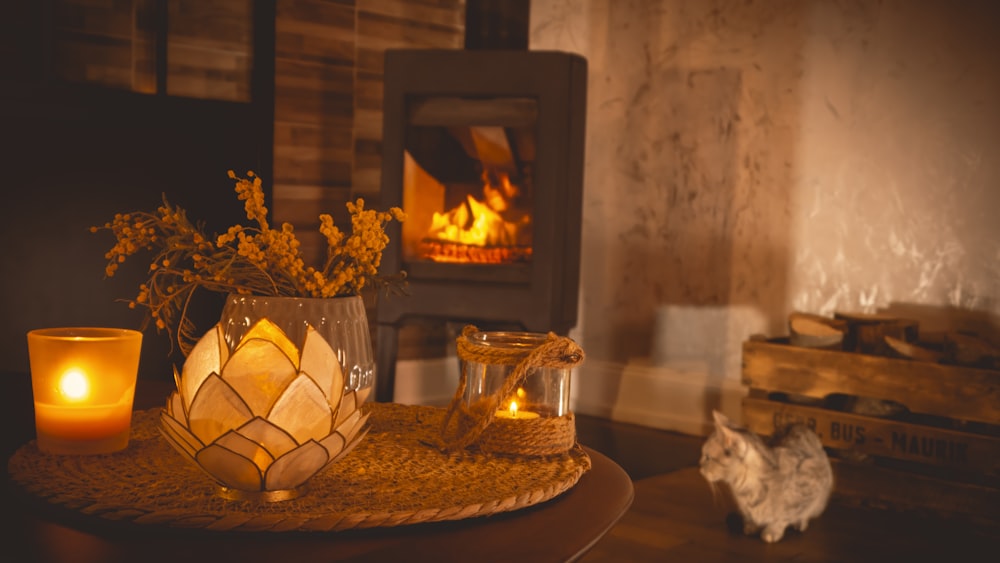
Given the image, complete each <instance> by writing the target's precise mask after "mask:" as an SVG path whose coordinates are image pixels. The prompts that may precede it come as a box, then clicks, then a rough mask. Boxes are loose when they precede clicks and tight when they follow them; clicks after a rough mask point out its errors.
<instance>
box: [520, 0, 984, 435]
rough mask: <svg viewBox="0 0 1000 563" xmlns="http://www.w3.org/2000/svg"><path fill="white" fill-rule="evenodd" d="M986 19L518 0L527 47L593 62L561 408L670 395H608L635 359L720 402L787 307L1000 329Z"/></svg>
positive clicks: (701, 411) (945, 9)
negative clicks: (577, 282) (574, 347)
mask: <svg viewBox="0 0 1000 563" xmlns="http://www.w3.org/2000/svg"><path fill="white" fill-rule="evenodd" d="M998 28H1000V5H997V4H995V3H993V2H989V1H977V0H961V1H954V2H943V1H927V2H910V1H903V0H884V1H871V2H846V1H838V2H829V1H818V0H817V1H807V0H800V1H795V0H769V1H758V2H743V1H739V2H737V1H732V0H663V1H654V0H631V1H610V0H533V1H532V13H531V38H530V41H531V45H530V48H531V49H535V50H545V49H554V50H562V51H570V52H576V53H579V54H581V55H583V56H584V57H586V58H587V60H588V64H589V86H588V116H587V119H588V123H587V129H588V133H587V146H586V151H587V152H586V169H585V188H584V212H583V221H584V227H583V259H582V282H581V291H582V296H581V301H580V322H579V323H578V326H577V328H576V329H575V330H574V333H573V336H574V338H576V339H577V341H578V342H580V343H581V345H582V346H583V347H584V349H585V350H586V351H587V362H586V363H585V364H584V365H583V366H582V367H581V368H579V370H578V373H577V374H576V377H575V379H574V402H575V409H576V410H577V411H579V412H585V413H589V414H597V415H603V416H614V417H616V418H625V419H629V418H630V417H631V419H633V420H635V421H639V422H642V420H638V419H639V418H642V417H638V416H637V415H636V416H632V415H629V414H627V413H628V412H630V411H635V412H638V411H650V410H652V411H655V410H656V404H657V403H658V402H659V401H660V400H661V399H662V400H663V404H667V401H666V400H665V399H667V397H663V396H662V393H669V391H659V392H660V393H661V396H660V397H657V396H656V394H655V393H653V394H652V395H648V394H646V395H645V396H646V397H647V399H646V401H647V403H648V404H643V405H632V406H634V407H635V408H631V407H632V406H630V405H622V404H619V398H620V397H622V398H624V397H626V396H628V397H637V396H640V397H641V396H644V395H643V394H642V393H638V394H637V393H636V392H635V389H634V388H633V387H634V385H640V386H642V385H644V384H643V383H642V381H641V380H636V379H631V380H630V379H629V378H628V377H627V375H626V374H627V373H629V372H635V371H637V370H635V369H632V368H630V366H634V364H636V363H641V364H642V366H643V367H642V369H640V370H638V371H639V372H642V373H644V374H646V375H645V377H652V378H654V379H653V380H650V381H654V380H656V379H657V378H660V379H662V378H667V379H670V378H680V379H678V381H681V379H683V380H685V381H684V383H685V384H687V383H689V382H690V381H691V379H692V378H694V379H696V380H697V381H699V382H703V383H701V385H703V386H704V388H705V389H708V390H712V389H728V388H731V387H732V384H733V383H734V382H738V381H739V376H740V375H739V371H740V363H739V362H740V345H741V343H742V342H743V341H744V340H746V339H747V338H748V337H749V336H750V335H751V334H754V333H762V334H766V335H768V336H778V335H783V334H785V333H786V329H785V319H786V317H787V314H788V313H789V312H791V311H792V310H802V311H810V312H816V313H821V314H832V313H833V312H834V311H855V312H875V311H883V310H890V311H893V310H899V311H905V312H914V311H916V312H917V313H919V314H921V315H924V314H926V320H927V321H928V323H948V324H950V325H956V324H959V325H961V324H963V323H965V324H969V323H972V324H973V325H974V326H973V328H975V329H977V330H980V332H987V333H989V332H990V331H995V330H996V327H997V326H998V323H997V321H996V319H997V318H998V317H1000V222H998V217H997V210H998V209H1000V104H998V102H997V101H998V100H1000V64H998V63H997V61H998V60H1000V59H998V55H1000V35H998V34H996V33H993V31H994V30H996V29H998ZM928 326H929V325H928ZM650 366H652V368H653V370H652V371H650V369H649V368H650ZM692 366H695V367H692ZM657 367H659V368H662V373H660V374H659V375H657V373H656V371H655V368H657ZM685 374H687V375H685ZM691 374H695V375H691ZM660 382H661V383H662V381H660ZM630 386H631V387H630ZM647 387H648V388H649V389H650V390H654V389H663V386H661V385H652V384H650V385H648V386H647ZM703 399H704V400H703V401H702V402H701V403H700V404H698V405H696V407H694V408H695V412H693V413H692V416H707V414H706V413H707V412H709V411H710V408H713V407H717V406H719V405H721V404H722V403H723V400H722V398H721V395H720V394H719V393H712V392H706V393H705V394H704V396H703ZM730 403H731V401H730ZM622 413H626V414H622ZM647 414H648V413H647ZM643 420H649V417H646V419H643Z"/></svg>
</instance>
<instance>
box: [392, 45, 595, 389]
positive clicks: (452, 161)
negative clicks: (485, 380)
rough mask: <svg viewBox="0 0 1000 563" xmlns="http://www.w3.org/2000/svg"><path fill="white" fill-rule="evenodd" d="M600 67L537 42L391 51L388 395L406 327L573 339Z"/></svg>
mask: <svg viewBox="0 0 1000 563" xmlns="http://www.w3.org/2000/svg"><path fill="white" fill-rule="evenodd" d="M586 88H587V65H586V61H585V60H584V59H583V58H582V57H579V56H577V55H573V54H569V53H561V52H551V51H528V50H475V51H473V50H396V51H388V52H387V53H386V58H385V93H384V114H383V117H384V124H383V139H382V161H383V165H382V186H381V193H382V205H383V206H400V207H402V208H403V209H404V210H405V211H406V212H407V215H408V218H407V220H406V221H405V222H404V223H403V224H402V225H401V226H400V225H397V224H392V225H390V232H389V236H390V245H389V247H387V248H386V250H385V252H384V253H383V259H382V260H383V261H382V269H383V272H385V273H387V274H388V273H391V272H396V271H399V270H405V271H406V272H407V279H408V285H407V293H408V295H406V296H390V297H386V298H382V299H380V300H379V302H378V304H377V307H376V313H377V326H378V334H377V358H378V360H377V361H378V374H377V381H378V383H377V397H376V398H377V399H378V400H380V401H386V400H391V398H392V390H393V385H394V374H395V362H396V353H397V350H396V348H397V339H398V335H397V331H398V328H399V327H400V326H401V324H403V323H407V322H411V321H416V320H419V319H437V320H446V321H461V322H473V323H479V325H480V326H482V327H486V326H490V325H496V324H501V325H508V326H512V327H520V328H521V329H523V330H530V331H538V332H547V331H553V332H556V333H558V334H565V333H566V332H568V331H569V329H570V328H572V327H573V326H574V325H575V324H576V316H577V315H576V312H577V295H578V288H579V270H580V229H581V202H582V189H583V152H584V124H585V112H586Z"/></svg>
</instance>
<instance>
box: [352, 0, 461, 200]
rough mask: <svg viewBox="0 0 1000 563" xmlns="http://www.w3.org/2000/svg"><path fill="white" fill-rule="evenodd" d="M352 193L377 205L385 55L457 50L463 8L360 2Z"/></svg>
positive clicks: (440, 4) (442, 4)
mask: <svg viewBox="0 0 1000 563" xmlns="http://www.w3.org/2000/svg"><path fill="white" fill-rule="evenodd" d="M358 4H359V6H358V24H357V25H358V44H357V51H358V55H357V73H356V81H355V127H354V151H355V160H354V170H353V174H352V184H353V186H352V187H353V192H354V193H355V194H356V195H358V196H361V197H364V198H365V199H366V200H368V201H371V203H372V205H374V206H378V205H379V191H380V184H381V177H382V176H381V168H382V158H381V141H382V78H383V57H384V54H385V51H386V49H408V48H412V49H422V48H456V49H457V48H461V47H462V43H463V32H464V18H465V3H464V2H462V1H460V0H453V1H439V2H415V1H403V0H398V1H393V2H377V1H375V0H360V1H359V3H358Z"/></svg>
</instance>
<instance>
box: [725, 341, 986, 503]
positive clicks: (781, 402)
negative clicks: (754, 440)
mask: <svg viewBox="0 0 1000 563" xmlns="http://www.w3.org/2000/svg"><path fill="white" fill-rule="evenodd" d="M743 383H744V384H745V385H747V386H748V387H749V388H750V391H749V393H748V395H747V397H746V399H745V400H744V402H743V421H744V423H745V424H746V426H747V427H748V428H750V429H751V430H753V431H754V432H757V433H760V434H763V435H769V434H771V433H772V432H773V431H774V429H775V428H777V427H780V426H783V425H785V424H787V423H789V422H796V421H797V422H803V423H805V424H807V425H808V426H810V427H812V428H813V429H814V430H815V431H816V433H817V435H818V436H819V437H820V439H821V440H822V442H823V444H824V446H826V447H827V449H828V451H829V452H830V453H831V455H832V457H833V458H834V459H835V460H836V463H837V465H838V472H837V473H838V486H837V494H838V495H839V496H840V497H842V498H844V499H845V500H852V501H856V502H859V503H863V504H873V505H877V506H883V507H891V508H899V509H930V510H935V511H939V512H947V513H951V514H954V515H964V516H972V517H984V518H988V519H996V520H1000V371H996V370H987V369H975V368H965V367H958V366H950V365H943V364H937V363H929V362H917V361H912V360H905V359H895V358H887V357H880V356H872V355H866V354H858V353H850V352H842V351H831V350H819V349H811V348H803V347H798V346H792V345H790V344H789V343H788V342H787V340H784V339H774V340H754V341H749V342H746V343H744V346H743ZM833 396H852V397H854V396H857V397H868V398H874V399H886V400H892V401H895V402H897V403H901V404H903V405H905V406H906V407H907V409H908V411H909V412H905V413H902V414H898V415H896V416H893V417H891V418H886V417H877V416H866V415H861V414H855V413H853V412H846V411H844V410H837V409H835V408H831V407H830V404H831V401H830V398H831V397H833ZM874 482H877V483H879V485H878V487H877V488H874V489H873V488H872V487H871V485H870V484H871V483H874Z"/></svg>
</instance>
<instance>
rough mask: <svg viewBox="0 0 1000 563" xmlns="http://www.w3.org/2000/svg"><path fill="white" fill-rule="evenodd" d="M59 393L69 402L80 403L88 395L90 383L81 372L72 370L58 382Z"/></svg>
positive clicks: (75, 369)
mask: <svg viewBox="0 0 1000 563" xmlns="http://www.w3.org/2000/svg"><path fill="white" fill-rule="evenodd" d="M59 391H60V392H61V393H62V394H63V396H64V397H66V398H67V399H69V400H71V401H82V400H84V399H86V398H87V396H88V395H90V382H89V381H87V376H86V374H84V373H83V371H81V370H80V369H77V368H72V369H70V370H67V371H66V373H64V374H63V376H62V378H61V379H60V380H59Z"/></svg>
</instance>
